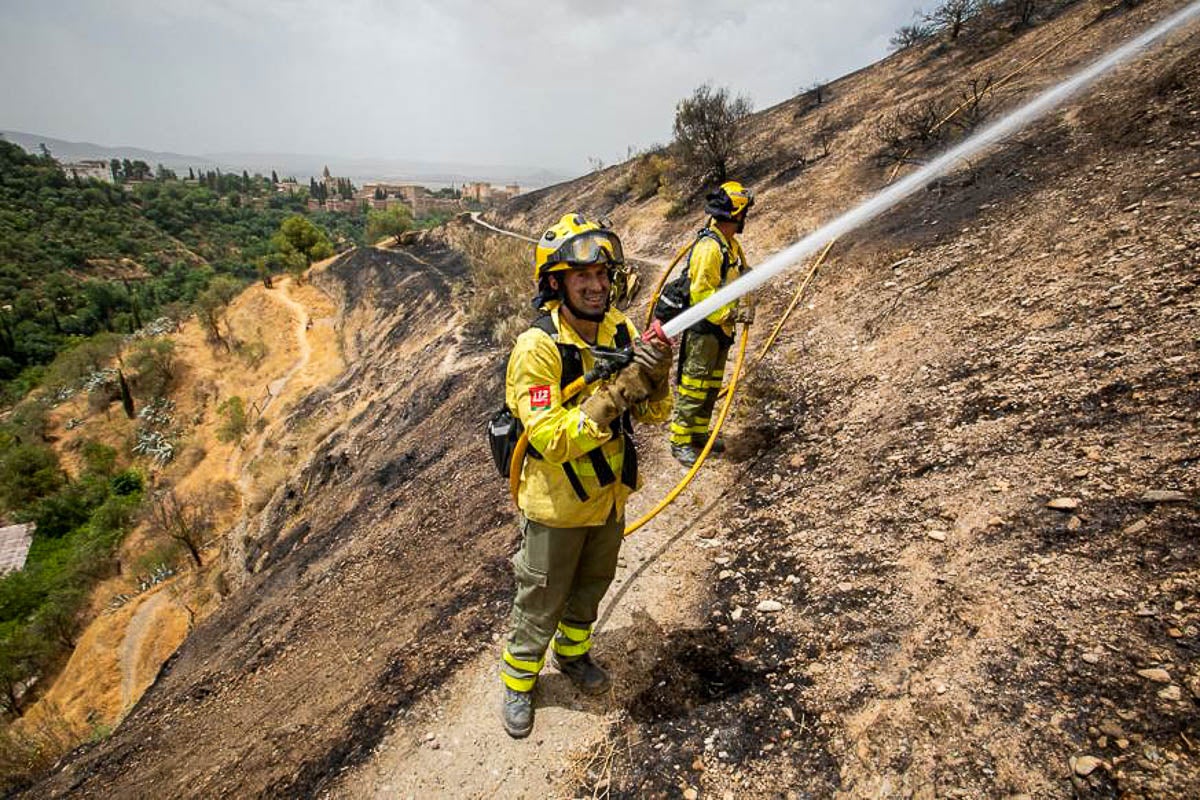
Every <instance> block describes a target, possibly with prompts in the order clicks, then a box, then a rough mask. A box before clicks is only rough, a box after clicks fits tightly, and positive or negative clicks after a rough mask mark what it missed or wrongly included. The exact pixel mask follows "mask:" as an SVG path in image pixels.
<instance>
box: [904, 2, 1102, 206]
mask: <svg viewBox="0 0 1200 800" xmlns="http://www.w3.org/2000/svg"><path fill="white" fill-rule="evenodd" d="M1089 24H1091V23H1084V24H1083V25H1080V26H1079V27H1078V28H1076V29H1075V30H1073V31H1071V32H1070V33H1068V34H1066V35H1065V36H1063V37H1062V38H1060V39H1057V40H1056V41H1055V42H1054V43H1053V44H1051V45H1050V46H1049V47H1047V48H1046V49H1045V50H1043V51H1042V52H1040V53H1038V54H1037V55H1036V56H1034V57H1033V58H1031V59H1029V60H1028V61H1026V62H1025V63H1024V64H1022V65H1020V66H1019V67H1017V68H1016V69H1014V70H1013V71H1012V72H1010V73H1008V74H1007V75H1005V76H1004V77H1002V78H1000V79H999V80H998V81H996V82H995V83H993V84H992V85H991V86H988V87H987V88H986V89H984V93H987V92H995V91H996V90H997V89H999V88H1000V87H1001V86H1003V85H1004V84H1006V83H1008V82H1009V81H1011V80H1012V79H1013V78H1015V77H1017V76H1018V75H1020V74H1021V73H1022V72H1024V71H1025V70H1027V69H1029V68H1030V67H1032V66H1033V65H1034V64H1036V63H1038V62H1039V61H1041V60H1042V59H1043V58H1045V57H1046V56H1048V55H1050V54H1051V53H1052V52H1054V51H1055V50H1057V49H1058V48H1059V47H1061V46H1062V45H1063V43H1064V42H1067V41H1068V40H1070V39H1071V38H1072V37H1074V36H1075V35H1076V34H1078V33H1079V32H1080V31H1082V30H1083V29H1084V28H1086V27H1087V26H1088V25H1089ZM980 96H981V97H982V95H980ZM973 102H975V100H974V99H971V100H964V101H963V102H961V103H959V104H958V107H957V108H955V109H954V110H953V111H951V112H950V113H949V114H947V115H946V116H945V117H944V118H943V119H941V120H940V121H939V122H938V123H937V124H936V125H934V126H933V127H932V128H930V129H929V132H930V133H933V132H935V131H937V130H940V129H941V127H942V126H943V125H945V124H946V123H948V122H950V121H951V120H952V119H954V118H955V117H957V116H958V115H959V114H960V113H962V111H963V109H965V108H966V107H967V106H969V105H971V103H973ZM911 153H912V148H911V147H910V148H908V149H907V150H905V151H904V153H903V154H902V155H901V156H900V160H899V161H897V162H896V166H895V167H893V168H892V173H891V174H890V175H888V179H887V182H888V183H891V182H892V181H894V180H896V175H898V174H899V173H900V168H901V167H903V166H904V159H906V158H908V156H909V155H910V154H911Z"/></svg>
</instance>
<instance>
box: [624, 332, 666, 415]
mask: <svg viewBox="0 0 1200 800" xmlns="http://www.w3.org/2000/svg"><path fill="white" fill-rule="evenodd" d="M633 363H634V364H637V365H639V366H640V367H641V368H642V370H643V371H644V372H645V375H646V377H647V378H648V379H649V380H650V383H651V386H650V393H649V398H650V399H651V400H662V399H663V398H664V397H666V396H667V393H668V392H669V391H670V385H669V384H668V378H669V377H670V375H671V346H670V345H669V344H650V343H649V342H646V341H644V340H642V339H638V340H637V341H636V342H634V343H633Z"/></svg>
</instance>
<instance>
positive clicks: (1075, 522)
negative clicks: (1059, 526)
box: [1067, 514, 1083, 532]
mask: <svg viewBox="0 0 1200 800" xmlns="http://www.w3.org/2000/svg"><path fill="white" fill-rule="evenodd" d="M1082 527H1083V520H1081V519H1080V518H1079V517H1077V516H1075V515H1074V514H1072V515H1071V518H1070V519H1069V520H1067V530H1069V531H1072V532H1074V531H1077V530H1079V529H1080V528H1082Z"/></svg>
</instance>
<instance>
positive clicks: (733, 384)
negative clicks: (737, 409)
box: [625, 326, 750, 536]
mask: <svg viewBox="0 0 1200 800" xmlns="http://www.w3.org/2000/svg"><path fill="white" fill-rule="evenodd" d="M748 333H749V330H748V329H747V327H746V326H743V327H742V341H741V343H740V344H739V345H738V354H737V362H736V363H735V364H734V366H733V375H732V376H731V377H730V379H729V392H728V393H727V394H726V396H725V405H723V406H721V413H720V415H719V416H718V417H717V424H716V425H714V426H713V429H712V430H711V431H709V434H708V441H707V442H705V443H704V448H703V449H702V450H701V451H700V454H699V455H698V456H696V463H694V464H692V467H691V469H689V470H688V471H687V474H686V475H684V476H683V478H682V479H681V480H680V481H679V483H677V484H675V488H674V489H672V490H671V491H669V492H667V496H666V497H664V498H663V499H662V500H660V501H659V502H658V505H656V506H655V507H654V508H652V509H650V510H649V511H648V512H646V513H645V514H644V515H643V516H642V517H641V519H639V520H638V521H637V522H634V523H633V524H632V525H629V526H627V527H626V528H625V535H626V536H629V535H630V534H631V533H633V532H634V531H636V530H637V529H638V528H640V527H642V526H643V525H645V524H646V523H647V522H649V521H650V520H652V519H654V518H655V517H656V516H658V514H659V512H661V511H662V510H663V509H664V508H666V507H667V506H669V505H670V504H671V503H673V502H674V501H675V498H676V497H678V496H679V495H680V494H681V493H682V492H683V490H684V489H686V488H687V487H688V484H689V483H691V482H692V478H694V477H696V473H697V472H699V471H700V467H701V466H702V465H703V464H704V460H705V459H706V458H708V454H709V452H711V451H712V448H713V443H714V442H715V441H716V440H717V434H719V433H720V432H721V426H722V425H724V424H725V417H727V416H728V415H729V411H730V409H731V408H733V395H734V393H735V392H736V391H737V384H738V379H739V378H740V377H741V374H742V363H743V362H744V361H745V359H746V342H747V341H749V338H750V337H749V336H748V335H747V334H748Z"/></svg>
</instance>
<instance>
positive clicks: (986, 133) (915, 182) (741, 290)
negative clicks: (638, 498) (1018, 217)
mask: <svg viewBox="0 0 1200 800" xmlns="http://www.w3.org/2000/svg"><path fill="white" fill-rule="evenodd" d="M1198 15H1200V0H1197V2H1193V3H1191V4H1190V5H1188V6H1186V7H1185V8H1184V9H1183V10H1181V11H1179V12H1177V13H1175V14H1174V15H1172V16H1170V17H1168V18H1167V19H1165V20H1163V21H1162V22H1160V23H1158V24H1157V25H1155V26H1154V27H1152V28H1150V29H1149V30H1147V31H1146V32H1145V33H1143V34H1142V35H1140V36H1138V37H1137V38H1136V39H1134V40H1132V41H1130V42H1128V43H1127V44H1125V45H1122V46H1121V47H1119V48H1117V49H1116V50H1114V51H1113V52H1111V53H1109V54H1108V55H1106V56H1104V57H1103V58H1101V59H1099V60H1098V61H1096V62H1094V63H1093V64H1091V66H1089V67H1087V68H1086V69H1084V70H1082V71H1081V72H1079V73H1078V74H1076V75H1074V76H1072V77H1070V78H1068V79H1067V80H1065V81H1063V82H1062V83H1060V84H1058V85H1057V86H1055V87H1053V88H1051V89H1048V90H1046V91H1045V92H1043V93H1042V94H1040V95H1038V96H1037V97H1036V98H1034V99H1033V100H1031V101H1030V102H1029V103H1027V104H1025V105H1023V106H1021V107H1020V108H1018V109H1016V110H1014V111H1013V112H1012V113H1010V114H1008V115H1007V116H1005V117H1003V118H1002V119H1000V120H998V121H997V122H995V123H993V124H991V125H989V126H988V127H986V128H984V129H983V130H980V131H979V132H978V133H975V134H974V135H972V136H971V137H970V138H968V139H966V140H964V141H963V142H961V143H960V144H958V145H957V146H955V147H953V148H952V149H950V150H948V151H947V152H946V153H944V154H943V155H941V156H939V157H937V158H936V159H934V160H933V161H931V162H929V163H928V164H926V165H925V166H924V167H921V169H919V170H917V171H916V172H913V173H912V174H911V175H908V176H906V177H905V178H903V179H902V180H899V181H897V182H896V183H894V184H892V185H891V186H889V187H888V188H886V189H884V190H883V191H881V192H879V193H878V194H876V195H874V196H872V197H870V198H869V199H867V200H866V201H864V202H863V203H861V204H860V205H858V206H857V207H855V208H853V209H851V210H850V211H848V212H846V213H845V214H843V215H842V216H840V217H838V218H837V219H835V220H833V221H832V222H829V223H827V224H825V225H824V226H823V227H821V228H818V229H817V230H815V231H813V232H812V233H810V234H809V235H808V236H805V237H804V238H803V239H801V240H800V241H798V242H796V243H795V244H792V245H789V246H788V247H786V248H784V249H783V250H780V251H779V252H778V253H776V254H775V255H773V256H771V257H770V258H768V259H767V260H766V261H764V262H763V263H762V264H760V265H759V266H758V267H757V268H755V269H754V270H753V271H751V272H749V273H747V274H745V275H743V276H742V277H741V278H739V279H738V280H736V281H734V282H733V283H731V284H729V285H728V286H726V287H724V288H723V289H721V290H719V291H717V292H716V293H715V294H713V295H712V296H710V297H708V298H706V299H704V300H703V301H701V302H699V303H697V304H696V305H694V306H692V307H691V308H689V309H688V310H687V311H685V312H683V313H682V314H680V315H679V316H678V317H676V318H675V319H673V320H671V321H670V322H668V323H667V324H666V325H664V326H663V331H664V333H666V334H667V335H668V336H678V335H679V334H681V333H683V331H685V330H687V329H688V328H689V327H691V326H692V325H694V324H696V323H697V322H699V321H700V320H702V319H704V318H705V317H707V316H708V315H709V314H711V313H712V312H714V311H716V310H717V309H718V308H720V307H721V306H723V305H725V304H726V303H729V302H730V301H732V300H736V299H737V298H739V297H741V296H742V295H744V294H746V293H747V292H750V291H753V290H754V289H756V288H758V287H759V286H761V285H762V284H764V283H766V282H767V281H769V280H771V279H772V278H774V277H775V276H776V275H778V274H779V273H780V272H783V271H784V270H786V269H788V268H789V267H792V266H795V265H796V264H797V263H799V262H800V261H802V260H803V259H805V258H807V257H809V256H811V255H813V254H814V253H816V252H817V251H818V250H820V249H821V248H822V247H824V246H825V245H826V244H828V243H829V242H831V241H833V240H834V239H837V238H839V237H841V236H843V235H845V234H846V233H848V232H849V231H851V230H853V229H855V228H857V227H858V226H860V225H862V224H863V223H865V222H868V221H870V220H872V219H874V218H875V217H877V216H879V215H880V214H882V213H883V212H885V211H887V210H889V209H890V208H892V206H894V205H896V204H897V203H899V202H900V201H901V200H903V199H904V198H906V197H908V196H909V195H910V194H912V193H913V192H915V191H917V190H918V189H920V188H922V187H924V186H926V185H927V184H929V183H930V182H932V181H933V180H935V179H937V178H939V177H941V176H942V175H944V174H946V173H947V172H949V171H950V170H951V169H952V168H953V167H954V165H955V164H957V163H958V162H959V161H961V160H963V159H966V158H969V157H971V156H973V155H975V154H976V153H978V152H979V151H980V150H983V149H984V148H986V147H989V146H991V145H993V144H995V143H996V142H998V141H1000V140H1001V139H1003V138H1005V137H1006V136H1011V135H1012V134H1014V133H1016V132H1017V131H1018V130H1020V129H1021V128H1023V127H1025V126H1026V125H1028V124H1030V123H1031V122H1033V121H1034V120H1036V119H1038V118H1039V117H1042V116H1044V115H1045V114H1047V113H1049V112H1050V111H1052V110H1053V109H1054V108H1055V107H1057V106H1059V105H1061V104H1062V103H1063V102H1065V101H1066V100H1067V99H1068V98H1069V97H1071V95H1073V94H1075V93H1076V92H1079V91H1080V90H1082V89H1084V88H1085V87H1087V86H1088V85H1089V84H1091V83H1092V82H1093V81H1095V80H1096V79H1098V78H1099V77H1101V76H1102V75H1104V74H1105V73H1106V72H1108V71H1110V70H1112V69H1113V68H1115V67H1116V66H1117V65H1119V64H1121V63H1122V62H1124V61H1127V60H1129V59H1130V58H1131V57H1133V56H1134V55H1136V54H1137V53H1138V52H1140V51H1141V50H1143V49H1144V48H1146V47H1148V46H1149V45H1150V44H1152V43H1153V42H1154V41H1156V40H1157V39H1160V38H1161V37H1163V36H1165V35H1166V34H1167V33H1169V32H1171V31H1172V30H1174V29H1175V28H1178V27H1180V26H1181V25H1184V24H1186V23H1188V22H1190V21H1191V20H1192V19H1193V18H1194V17H1196V16H1198Z"/></svg>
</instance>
